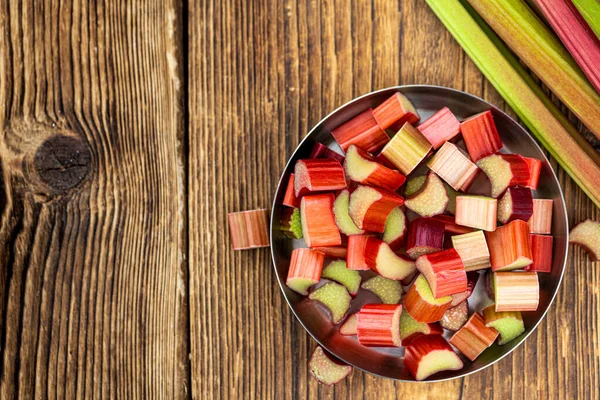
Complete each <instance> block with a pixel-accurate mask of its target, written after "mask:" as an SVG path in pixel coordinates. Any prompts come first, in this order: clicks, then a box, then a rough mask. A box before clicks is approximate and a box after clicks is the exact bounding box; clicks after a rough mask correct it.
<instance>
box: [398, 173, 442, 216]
mask: <svg viewBox="0 0 600 400" xmlns="http://www.w3.org/2000/svg"><path fill="white" fill-rule="evenodd" d="M449 200H450V199H449V197H448V192H447V191H446V186H445V185H444V182H442V180H441V179H440V178H439V177H438V176H437V175H436V174H435V173H433V172H430V173H429V174H428V175H427V180H426V181H425V184H424V185H423V186H422V187H421V188H420V189H419V190H417V191H416V192H415V193H413V194H411V195H410V196H408V197H407V198H406V202H405V204H406V208H408V209H410V210H412V211H414V212H416V213H417V214H419V215H420V216H421V217H433V216H434V215H438V214H442V213H443V212H444V211H445V210H446V206H447V205H448V201H449Z"/></svg>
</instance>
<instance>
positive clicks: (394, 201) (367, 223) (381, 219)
mask: <svg viewBox="0 0 600 400" xmlns="http://www.w3.org/2000/svg"><path fill="white" fill-rule="evenodd" d="M402 204H404V199H403V198H402V197H401V196H399V195H397V194H396V193H392V192H388V191H386V190H383V189H379V188H374V187H370V186H359V187H358V188H356V189H355V190H354V191H353V192H352V194H351V195H350V204H349V206H348V213H349V214H350V218H352V221H354V223H355V224H356V226H357V227H358V228H359V229H364V230H367V231H371V232H378V233H383V231H385V222H386V220H387V218H388V216H389V215H390V213H391V212H392V210H393V209H394V208H396V207H399V206H401V205H402Z"/></svg>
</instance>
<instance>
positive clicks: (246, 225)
mask: <svg viewBox="0 0 600 400" xmlns="http://www.w3.org/2000/svg"><path fill="white" fill-rule="evenodd" d="M267 218H268V217H267V210H265V209H264V208H263V209H260V210H251V211H240V212H235V213H229V214H227V219H228V221H229V234H230V235H231V245H232V246H233V249H234V250H246V249H254V248H257V247H269V228H268V227H267Z"/></svg>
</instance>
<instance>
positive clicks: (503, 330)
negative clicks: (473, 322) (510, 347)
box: [483, 304, 525, 346]
mask: <svg viewBox="0 0 600 400" xmlns="http://www.w3.org/2000/svg"><path fill="white" fill-rule="evenodd" d="M495 307H496V306H495V305H494V304H492V305H491V306H488V307H486V308H484V309H483V318H484V320H485V326H487V327H490V328H494V329H495V330H497V331H498V333H499V334H500V338H499V340H498V344H499V345H501V346H502V345H504V344H506V343H508V342H510V341H512V340H514V339H516V338H517V337H519V336H520V335H521V334H522V333H523V332H525V325H524V324H523V317H522V316H521V312H520V311H502V312H496V310H495Z"/></svg>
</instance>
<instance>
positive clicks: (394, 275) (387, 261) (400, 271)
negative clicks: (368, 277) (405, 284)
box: [365, 237, 416, 281]
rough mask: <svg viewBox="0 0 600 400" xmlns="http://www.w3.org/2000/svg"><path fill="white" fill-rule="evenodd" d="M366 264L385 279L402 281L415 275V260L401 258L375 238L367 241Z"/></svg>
mask: <svg viewBox="0 0 600 400" xmlns="http://www.w3.org/2000/svg"><path fill="white" fill-rule="evenodd" d="M365 262H366V263H367V265H368V266H369V267H371V269H372V270H373V271H375V272H377V273H378V274H379V275H381V276H383V277H384V278H388V279H393V280H396V281H398V280H401V279H404V278H406V277H407V276H408V275H410V274H411V273H413V271H414V270H415V268H416V267H415V263H414V261H413V260H411V259H408V258H405V257H403V256H399V255H397V254H396V253H394V251H393V250H392V249H391V248H390V246H388V244H387V243H385V242H384V241H382V240H379V239H377V238H374V237H370V238H368V239H367V244H366V245H365Z"/></svg>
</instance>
